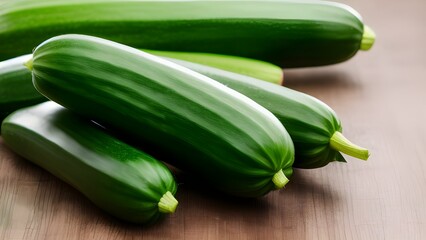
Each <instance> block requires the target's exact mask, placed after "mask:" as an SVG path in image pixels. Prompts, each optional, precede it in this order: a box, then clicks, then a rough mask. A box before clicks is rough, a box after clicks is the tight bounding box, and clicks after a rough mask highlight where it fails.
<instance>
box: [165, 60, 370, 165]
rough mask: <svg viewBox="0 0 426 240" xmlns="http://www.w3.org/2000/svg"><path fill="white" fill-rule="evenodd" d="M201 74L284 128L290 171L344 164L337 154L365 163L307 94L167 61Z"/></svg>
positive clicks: (363, 153)
mask: <svg viewBox="0 0 426 240" xmlns="http://www.w3.org/2000/svg"><path fill="white" fill-rule="evenodd" d="M168 60H171V61H173V62H175V63H177V64H180V65H183V66H185V67H187V68H189V69H192V70H194V71H197V72H199V73H202V74H204V75H206V76H208V77H210V78H212V79H214V80H216V81H218V82H220V83H222V84H224V85H226V86H227V87H230V88H232V89H234V90H236V91H238V92H240V93H242V94H244V95H246V96H248V97H249V98H251V99H253V100H254V101H256V102H257V103H258V104H260V105H262V106H263V107H265V108H266V109H268V110H269V111H271V112H272V113H273V114H274V115H275V116H276V117H277V118H278V119H279V120H280V121H281V123H282V124H283V125H284V126H285V127H286V129H287V131H288V133H289V134H290V136H291V138H292V140H293V143H294V147H295V154H296V156H295V160H294V164H293V167H297V168H319V167H323V166H325V165H327V164H328V163H329V162H332V161H341V162H344V161H345V159H344V157H343V156H342V155H341V154H340V152H342V153H345V154H348V155H350V156H353V157H356V158H359V159H363V160H366V159H368V157H369V151H368V150H367V149H365V148H362V147H359V146H357V145H355V144H353V143H352V142H350V141H349V140H348V139H346V138H345V137H344V136H343V135H342V133H341V132H342V126H341V122H340V120H339V118H338V117H337V115H336V113H335V112H334V111H333V110H332V109H331V108H330V107H329V106H327V105H326V104H325V103H323V102H321V101H320V100H318V99H316V98H314V97H311V96H309V95H307V94H304V93H301V92H297V91H294V90H291V89H288V88H285V87H282V86H277V85H275V84H271V83H268V82H264V81H260V80H258V79H254V78H251V77H248V76H244V75H240V74H236V73H231V72H227V71H223V70H219V69H216V68H211V67H208V66H203V65H199V64H195V63H191V62H186V61H182V60H177V59H168Z"/></svg>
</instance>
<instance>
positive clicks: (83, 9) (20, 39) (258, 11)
mask: <svg viewBox="0 0 426 240" xmlns="http://www.w3.org/2000/svg"><path fill="white" fill-rule="evenodd" d="M67 33H80V34H88V35H93V36H98V37H102V38H106V39H110V40H113V41H117V42H120V43H123V44H126V45H129V46H133V47H137V48H145V49H155V50H163V51H183V52H209V53H218V54H225V55H235V56H242V57H248V58H254V59H259V60H263V61H267V62H271V63H274V64H277V65H280V66H282V67H286V68H289V67H305V66H319V65H326V64H333V63H338V62H342V61H344V60H347V59H349V58H350V57H352V56H354V55H355V54H356V53H357V52H358V50H360V49H362V50H367V49H369V48H370V47H371V46H372V45H373V42H374V33H373V32H372V31H371V29H369V28H368V27H366V26H365V25H364V24H363V22H362V20H361V17H360V15H359V14H358V13H357V12H355V10H354V9H352V8H350V7H349V6H347V5H344V4H341V3H334V2H327V1H316V0H304V1H295V0H246V1H241V0H228V1H217V0H204V1H194V0H179V1H175V0H161V1H159V0H132V1H125V2H123V1H120V0H20V1H16V0H4V3H3V4H2V6H1V8H0V42H1V49H0V58H1V59H7V58H10V57H15V56H19V55H22V54H26V53H29V52H30V51H31V50H32V49H33V48H34V47H35V46H36V45H38V44H40V43H41V42H42V41H44V40H46V39H48V38H50V37H53V36H56V35H60V34H67Z"/></svg>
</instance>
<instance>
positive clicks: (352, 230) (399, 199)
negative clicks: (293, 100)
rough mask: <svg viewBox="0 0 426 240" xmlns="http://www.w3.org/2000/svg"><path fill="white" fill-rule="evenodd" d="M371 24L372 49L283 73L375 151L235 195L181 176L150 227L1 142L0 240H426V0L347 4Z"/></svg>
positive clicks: (356, 0)
mask: <svg viewBox="0 0 426 240" xmlns="http://www.w3.org/2000/svg"><path fill="white" fill-rule="evenodd" d="M344 2H345V3H348V4H350V5H351V6H353V7H354V8H355V9H357V10H358V11H359V12H360V13H361V14H362V15H363V17H364V20H365V21H366V22H367V23H368V24H369V25H370V26H371V27H372V28H373V29H375V31H376V33H377V35H378V39H377V42H376V45H375V46H374V47H373V49H372V50H371V51H369V52H360V53H359V54H358V55H357V56H355V57H354V58H353V59H352V60H350V61H348V62H346V63H343V64H339V65H335V66H331V67H324V68H316V69H303V70H291V71H287V75H286V84H287V86H289V87H291V88H294V89H298V90H300V91H303V92H306V93H309V94H312V95H314V96H316V97H318V98H319V99H321V100H323V101H325V102H326V103H327V104H329V105H330V106H331V107H332V108H334V109H335V110H336V112H337V113H338V115H339V116H340V118H341V120H342V122H343V127H344V133H345V135H346V136H347V137H348V138H350V139H351V140H353V141H354V142H356V143H359V144H362V145H363V146H365V147H367V148H369V149H370V150H371V157H370V159H369V160H368V161H367V162H364V161H359V160H355V159H353V158H350V157H348V163H347V164H343V163H334V164H330V165H328V166H326V167H324V168H322V169H316V170H296V172H295V176H294V178H293V179H292V181H291V183H290V184H288V187H287V188H286V189H285V190H282V191H279V192H274V193H271V194H269V195H267V196H266V197H264V198H261V199H255V200H245V201H242V200H238V199H232V198H228V197H223V196H221V195H220V194H217V193H214V192H210V191H209V189H205V190H201V189H200V188H199V187H195V186H191V185H189V184H187V183H184V184H181V185H180V188H179V192H178V195H177V198H178V199H179V201H180V205H179V207H178V210H177V212H176V213H175V214H174V215H172V216H170V217H168V218H166V219H165V220H164V221H162V222H161V223H159V224H157V225H154V226H152V227H141V226H137V225H130V224H126V223H123V222H120V221H118V220H115V219H114V218H112V217H109V216H108V215H107V214H105V213H103V212H102V211H101V210H99V209H98V208H96V207H95V206H94V205H92V204H91V203H90V202H89V201H88V200H87V199H86V198H84V197H83V196H82V195H81V194H80V193H78V192H77V191H76V190H74V189H72V188H71V187H69V186H68V185H66V184H64V183H63V182H61V181H59V180H57V179H56V178H55V177H53V176H52V175H50V174H48V173H47V172H45V171H44V170H42V169H40V168H39V167H37V166H35V165H32V164H30V163H29V162H28V161H26V160H24V159H21V158H20V157H18V156H17V155H15V154H13V153H12V152H11V151H9V150H8V149H7V147H6V146H4V144H3V142H2V140H0V239H133V238H134V239H338V240H340V239H375V240H376V239H426V113H425V105H426V79H425V75H426V70H425V69H426V51H425V48H424V43H425V41H426V39H425V38H426V28H425V27H424V24H425V23H426V14H425V12H426V1H424V0H418V1H415V0H407V1H396V0H394V1H385V0H380V1H379V0H375V1H374V0H373V1H369V0H351V1H344Z"/></svg>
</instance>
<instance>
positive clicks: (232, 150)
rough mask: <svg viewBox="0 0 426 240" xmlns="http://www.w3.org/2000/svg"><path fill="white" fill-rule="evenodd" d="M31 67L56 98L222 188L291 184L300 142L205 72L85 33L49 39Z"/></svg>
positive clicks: (255, 192)
mask: <svg viewBox="0 0 426 240" xmlns="http://www.w3.org/2000/svg"><path fill="white" fill-rule="evenodd" d="M28 66H29V67H30V69H32V72H33V82H34V85H35V87H36V89H37V90H38V91H39V92H41V93H42V94H43V95H45V96H46V97H48V98H49V99H52V100H53V101H56V102H58V103H59V104H61V105H63V106H65V107H67V108H69V109H71V110H73V111H75V112H78V113H80V114H82V115H84V116H86V117H88V118H90V119H93V120H95V121H97V122H99V123H100V124H102V125H104V126H107V127H111V128H113V129H119V130H121V131H123V132H124V133H126V134H128V135H130V136H133V137H135V138H137V139H139V140H140V141H142V142H146V143H148V144H150V145H153V146H156V147H159V148H161V149H163V150H164V152H166V153H168V154H169V156H173V158H174V161H173V162H174V163H175V164H177V167H179V168H181V169H182V170H185V171H187V172H189V173H192V174H194V175H197V176H198V177H200V179H203V180H204V181H205V182H206V183H209V184H211V185H212V186H214V187H216V188H218V189H220V190H222V191H225V192H227V193H229V194H233V195H237V196H243V197H257V196H262V195H264V194H266V193H268V192H269V191H271V190H274V189H279V188H282V187H284V185H285V184H286V183H287V182H288V179H287V177H286V175H287V176H289V175H290V174H291V172H292V168H291V166H292V164H293V160H294V147H293V143H292V141H291V139H290V136H289V135H288V133H287V131H286V130H285V128H284V127H283V126H282V124H281V123H280V122H279V121H278V119H277V118H276V117H275V116H274V115H273V114H272V113H270V112H269V111H267V110H266V109H265V108H263V107H261V106H260V105H258V104H257V103H255V102H254V101H253V100H251V99H249V98H247V97H246V96H244V95H242V94H240V93H238V92H236V91H234V90H232V89H229V88H227V87H226V86H224V85H222V84H220V83H218V82H216V81H214V80H212V79H210V78H208V77H205V76H204V75H201V74H199V73H196V72H194V71H191V70H189V69H187V68H184V67H182V66H180V65H177V64H174V63H172V62H169V61H166V60H163V59H161V58H159V57H155V56H153V55H150V54H147V53H144V52H141V51H139V50H137V49H134V48H130V47H128V46H125V45H121V44H118V43H115V42H111V41H108V40H104V39H99V38H95V37H89V36H84V35H64V36H59V37H54V38H52V39H49V40H47V41H46V42H44V43H42V44H41V45H39V46H38V47H37V48H36V49H35V51H34V53H33V61H32V62H29V63H28Z"/></svg>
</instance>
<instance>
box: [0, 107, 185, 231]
mask: <svg viewBox="0 0 426 240" xmlns="http://www.w3.org/2000/svg"><path fill="white" fill-rule="evenodd" d="M1 131H2V137H3V139H4V142H5V143H6V145H7V146H9V147H10V148H11V149H12V150H13V151H15V152H16V153H18V154H19V155H21V156H23V157H24V158H26V159H28V160H30V161H31V162H33V163H35V164H37V165H39V166H41V167H42V168H44V169H46V170H47V171H49V172H50V173H52V174H53V175H55V176H56V177H58V178H60V179H61V180H63V181H65V182H67V183H68V184H70V185H71V186H73V187H74V188H76V189H77V190H79V191H80V192H81V193H83V194H84V195H85V196H86V197H87V198H89V199H90V200H91V201H92V202H93V203H94V204H96V205H97V206H99V207H100V208H102V209H103V210H105V211H107V212H108V213H110V214H112V215H114V216H115V217H117V218H120V219H123V220H126V221H130V222H135V223H153V222H155V221H156V220H158V219H159V218H160V217H161V216H163V215H164V214H165V213H173V212H174V211H175V209H176V206H177V204H178V202H177V201H176V199H175V198H174V197H173V195H174V194H175V193H176V190H177V186H176V183H175V181H174V179H173V176H172V174H171V173H170V171H169V170H168V169H167V167H166V166H165V165H164V164H163V163H161V162H160V161H157V160H155V159H154V158H152V157H150V156H149V155H147V154H145V153H143V152H141V151H140V150H137V149H135V148H133V147H130V146H129V145H127V144H125V143H123V142H121V141H119V140H117V139H115V138H113V137H111V136H110V135H108V134H106V133H105V132H104V131H103V129H101V127H100V126H98V125H96V124H94V123H91V122H90V121H87V120H86V119H82V118H81V117H79V116H77V115H75V114H73V113H72V112H71V111H69V110H66V109H64V108H63V107H61V106H59V105H58V104H56V103H53V102H45V103H41V104H39V105H37V106H33V107H29V108H25V109H21V110H18V111H16V112H14V113H12V114H11V115H9V116H8V117H7V118H6V119H5V120H4V121H3V123H2V128H1Z"/></svg>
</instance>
